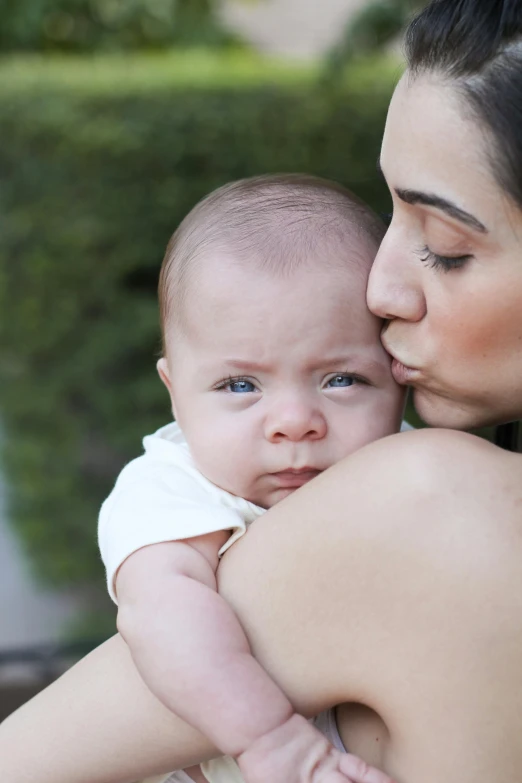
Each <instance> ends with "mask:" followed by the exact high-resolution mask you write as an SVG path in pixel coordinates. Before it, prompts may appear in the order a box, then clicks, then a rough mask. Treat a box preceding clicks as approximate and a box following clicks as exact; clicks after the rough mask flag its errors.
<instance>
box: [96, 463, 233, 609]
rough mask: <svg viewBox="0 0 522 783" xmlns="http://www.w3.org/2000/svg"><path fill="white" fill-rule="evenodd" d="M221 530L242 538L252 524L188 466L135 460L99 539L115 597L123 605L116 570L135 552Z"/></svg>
mask: <svg viewBox="0 0 522 783" xmlns="http://www.w3.org/2000/svg"><path fill="white" fill-rule="evenodd" d="M217 530H230V531H231V532H232V534H233V538H234V540H236V539H237V538H238V537H239V536H241V535H242V534H243V533H244V532H245V530H246V525H245V522H244V520H243V519H242V517H241V516H240V514H239V513H238V512H237V511H236V510H235V509H232V508H227V507H226V506H224V505H220V504H219V501H218V500H216V499H215V498H213V497H212V495H211V494H210V493H209V492H208V491H207V490H206V489H205V487H204V486H202V485H201V484H200V483H199V482H198V481H197V480H196V479H195V478H193V477H192V476H191V475H190V474H188V473H186V472H185V471H183V470H182V469H180V468H178V467H176V466H175V465H169V464H165V463H162V462H159V461H158V462H156V461H154V460H151V459H149V458H147V457H139V458H138V459H136V460H134V461H133V462H131V463H130V464H129V465H127V466H126V467H125V468H124V469H123V471H122V472H121V474H120V475H119V477H118V480H117V482H116V486H115V487H114V489H113V491H112V492H111V494H110V495H109V497H108V498H107V500H106V501H105V502H104V504H103V506H102V507H101V511H100V517H99V523H98V543H99V547H100V552H101V556H102V560H103V563H104V565H105V569H106V572H107V587H108V590H109V595H110V596H111V598H112V600H113V601H114V602H115V603H117V599H116V594H115V590H114V582H115V576H116V573H117V571H118V569H119V567H120V566H121V565H122V563H123V562H124V561H125V560H126V559H127V558H128V557H129V555H131V554H132V553H133V552H136V551H137V550H138V549H142V548H143V547H146V546H150V545H151V544H159V543H162V542H166V541H180V540H183V539H184V538H192V537H193V536H201V535H205V534H206V533H213V532H215V531H217ZM227 543H228V542H227Z"/></svg>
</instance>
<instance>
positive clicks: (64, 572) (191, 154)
mask: <svg viewBox="0 0 522 783" xmlns="http://www.w3.org/2000/svg"><path fill="white" fill-rule="evenodd" d="M190 58H192V59H190ZM183 63H184V58H183V56H181V55H179V54H178V55H177V56H172V55H170V56H163V57H155V58H151V59H147V58H144V57H140V58H138V59H136V58H132V57H125V58H116V57H108V58H105V59H103V58H102V59H100V58H98V59H96V60H91V59H85V60H78V59H76V60H75V59H67V60H64V61H55V62H50V63H46V62H44V61H42V60H40V59H38V58H36V59H32V60H27V61H21V60H16V61H12V62H9V61H7V62H4V63H3V65H2V66H0V134H1V138H2V145H1V147H0V173H1V179H0V182H1V185H0V214H1V218H2V226H3V230H2V232H1V234H0V311H1V312H2V318H1V320H0V410H1V411H2V423H3V428H4V432H5V437H4V448H3V454H2V463H3V466H4V469H5V472H6V477H7V481H8V485H9V487H10V498H9V501H10V516H11V518H12V520H13V524H14V526H15V527H16V529H17V530H18V531H19V532H20V534H21V535H22V538H23V540H24V542H25V545H26V549H27V550H28V552H29V553H30V555H31V556H32V559H33V562H34V563H35V565H36V569H37V572H38V573H39V574H40V575H41V576H43V577H44V578H46V579H47V580H48V581H51V582H54V583H71V582H90V581H98V583H99V585H100V587H101V586H102V584H103V582H102V569H101V566H100V562H99V556H98V553H97V547H96V535H95V531H96V519H97V514H98V509H99V505H100V502H101V501H102V499H103V498H104V497H105V496H106V495H107V493H108V492H109V491H110V489H111V487H112V484H113V482H114V480H115V478H116V476H117V473H118V471H119V469H120V468H121V466H122V465H123V464H124V462H125V461H126V460H129V459H130V458H132V457H133V456H135V455H137V454H138V453H140V450H141V438H142V437H143V435H144V434H146V433H148V432H151V431H153V430H154V429H155V428H156V427H158V426H160V425H161V424H164V423H165V422H166V421H167V420H168V419H169V418H170V410H169V404H168V398H167V394H166V392H165V391H164V389H163V387H162V385H161V384H160V382H159V381H158V380H157V378H156V373H155V367H154V364H155V359H156V357H157V355H158V351H159V347H160V339H159V329H158V323H157V320H158V316H157V307H156V281H157V275H158V271H159V266H160V263H161V259H162V256H163V251H164V247H165V245H166V243H167V241H168V239H169V236H170V234H171V233H172V232H173V230H174V229H175V228H176V226H177V224H178V223H179V221H180V220H181V219H182V217H183V216H184V215H185V214H186V213H187V211H188V210H189V209H190V208H191V207H192V206H193V205H194V204H195V202H196V201H197V200H199V199H200V198H201V197H202V196H203V195H204V194H206V193H208V192H209V191H211V190H212V189H213V188H215V187H217V186H219V185H221V184H223V183H224V182H227V181H229V180H233V179H236V178H239V177H245V176H250V175H254V174H259V173H266V172H278V171H305V172H311V173H315V174H318V175H322V176H325V177H330V178H333V179H336V180H338V181H340V182H342V183H345V184H346V185H348V186H351V187H353V188H354V189H355V190H357V192H358V193H359V194H360V195H361V196H362V197H364V198H366V199H367V200H369V201H370V203H372V204H373V205H374V206H375V207H376V208H377V209H378V210H382V211H387V210H388V211H389V203H388V195H387V192H386V188H385V187H384V185H383V184H382V183H381V182H380V180H379V178H378V177H377V176H376V173H375V161H376V158H377V155H378V151H379V145H380V140H381V133H382V127H383V123H384V118H385V112H386V108H387V104H388V101H389V96H390V93H391V90H392V87H393V82H394V80H395V77H396V66H394V67H390V66H389V65H388V64H382V63H381V64H369V65H367V66H362V65H361V66H359V67H358V68H357V69H354V70H353V71H352V72H350V73H349V74H348V77H347V78H346V80H345V81H344V82H343V84H342V85H341V86H340V87H339V90H337V91H327V92H325V91H324V90H322V89H318V86H317V82H316V81H315V80H314V78H313V74H311V73H310V72H301V71H296V70H289V69H288V70H285V69H284V68H283V67H281V66H280V65H277V64H274V65H273V66H270V65H269V64H266V63H261V62H256V61H255V60H253V59H246V58H243V60H238V59H237V58H236V59H234V58H231V59H224V60H220V59H218V58H217V57H215V58H214V59H212V58H211V57H210V56H209V55H206V59H205V57H203V58H202V60H201V64H200V68H199V69H198V68H197V67H196V66H195V62H194V55H191V56H190V57H189V63H190V67H186V68H184V67H183ZM204 73H206V74H207V77H206V78H205V79H204V78H203V77H202V76H201V74H204ZM93 74H95V78H93ZM103 74H105V76H106V78H105V79H104V78H103ZM197 74H199V76H195V75H197Z"/></svg>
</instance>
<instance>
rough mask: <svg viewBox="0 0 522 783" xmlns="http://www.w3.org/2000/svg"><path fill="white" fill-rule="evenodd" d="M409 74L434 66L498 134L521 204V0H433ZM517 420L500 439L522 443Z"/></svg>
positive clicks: (502, 164)
mask: <svg viewBox="0 0 522 783" xmlns="http://www.w3.org/2000/svg"><path fill="white" fill-rule="evenodd" d="M405 49H406V58H407V61H408V68H409V70H410V73H411V75H412V76H413V77H414V78H415V77H416V76H417V75H419V74H421V73H435V74H439V75H440V76H442V77H443V78H444V79H446V80H447V81H449V82H451V83H452V84H453V86H454V87H455V88H456V89H457V90H458V91H459V93H460V94H461V95H462V96H463V98H464V101H463V106H464V108H466V107H467V109H468V111H471V115H472V117H473V118H474V119H475V120H477V121H478V122H479V123H480V125H481V126H482V128H483V129H485V130H486V132H487V134H488V136H489V138H490V139H491V141H492V142H493V143H492V145H491V151H490V152H489V158H490V164H491V167H492V171H493V174H494V176H495V178H496V180H497V182H498V184H499V185H500V187H501V188H502V189H503V190H504V191H505V192H506V193H507V194H508V195H509V196H510V197H511V198H512V199H513V200H514V201H515V203H516V204H518V206H519V207H520V208H521V209H522V0H432V1H431V2H430V3H429V4H428V5H427V6H426V8H424V10H423V11H421V12H420V13H419V14H418V16H416V17H415V18H414V19H413V21H412V22H411V24H410V26H409V28H408V30H407V32H406V40H405ZM519 432H520V427H519V423H518V422H513V423H511V424H504V425H502V426H500V427H497V434H496V442H497V444H498V445H499V446H502V447H503V448H505V449H508V450H510V451H518V450H519V448H520V437H519Z"/></svg>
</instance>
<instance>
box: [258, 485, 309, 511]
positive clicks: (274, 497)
mask: <svg viewBox="0 0 522 783" xmlns="http://www.w3.org/2000/svg"><path fill="white" fill-rule="evenodd" d="M298 489H300V487H278V488H277V489H272V490H270V491H269V492H267V493H266V495H263V497H261V498H257V499H251V498H247V500H250V501H251V503H255V504H256V506H259V507H260V508H266V509H269V508H272V506H275V505H276V504H277V503H280V502H281V501H282V500H284V499H285V498H287V497H289V496H290V495H293V494H294V492H296V491H297V490H298Z"/></svg>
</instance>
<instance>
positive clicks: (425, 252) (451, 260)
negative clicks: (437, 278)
mask: <svg viewBox="0 0 522 783" xmlns="http://www.w3.org/2000/svg"><path fill="white" fill-rule="evenodd" d="M419 255H420V259H421V261H422V263H423V264H427V265H428V266H429V267H430V268H431V269H438V270H439V269H440V270H442V271H443V272H451V270H452V269H461V268H462V267H463V266H464V264H465V263H466V262H467V261H469V260H470V259H471V258H473V256H472V255H471V254H470V253H468V254H467V255H462V256H442V255H439V254H438V253H433V252H432V251H431V250H430V249H429V247H428V246H427V245H425V246H424V247H423V248H421V250H420V252H419Z"/></svg>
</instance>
